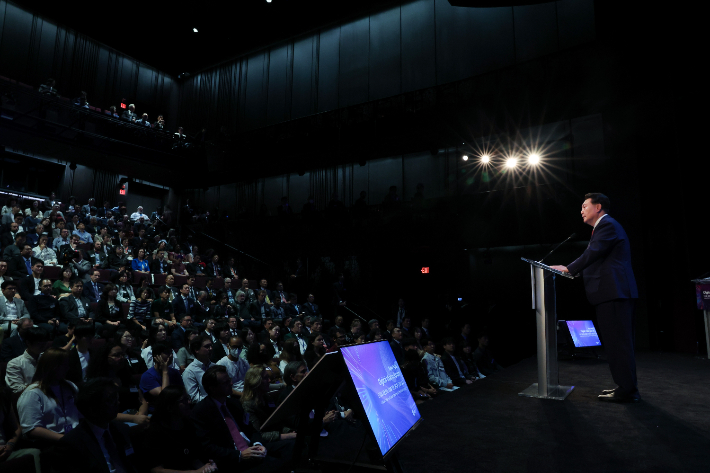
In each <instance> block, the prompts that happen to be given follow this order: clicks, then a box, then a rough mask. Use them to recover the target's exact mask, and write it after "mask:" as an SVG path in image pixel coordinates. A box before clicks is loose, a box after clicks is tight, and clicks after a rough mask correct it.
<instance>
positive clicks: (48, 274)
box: [42, 265, 62, 281]
mask: <svg viewBox="0 0 710 473" xmlns="http://www.w3.org/2000/svg"><path fill="white" fill-rule="evenodd" d="M42 277H44V278H47V279H51V280H52V281H54V280H57V279H59V278H61V277H62V267H61V266H49V265H47V266H45V267H44V271H43V272H42Z"/></svg>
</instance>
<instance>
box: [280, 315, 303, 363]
mask: <svg viewBox="0 0 710 473" xmlns="http://www.w3.org/2000/svg"><path fill="white" fill-rule="evenodd" d="M290 328H291V332H290V333H288V334H287V335H286V336H285V337H284V341H285V340H288V339H289V338H295V339H296V340H297V341H298V346H299V348H300V349H301V355H303V354H304V353H306V348H308V342H307V341H306V338H305V337H304V336H303V334H302V333H301V332H302V329H303V322H301V321H300V320H299V319H297V318H294V319H292V320H291V327H290Z"/></svg>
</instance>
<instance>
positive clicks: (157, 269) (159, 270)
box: [150, 251, 170, 274]
mask: <svg viewBox="0 0 710 473" xmlns="http://www.w3.org/2000/svg"><path fill="white" fill-rule="evenodd" d="M166 255H167V251H161V252H159V253H158V257H157V258H156V259H154V260H153V261H151V262H150V272H151V273H153V274H167V273H168V265H169V264H170V261H168V259H167V258H166Z"/></svg>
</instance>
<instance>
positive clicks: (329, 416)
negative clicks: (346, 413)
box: [323, 411, 335, 424]
mask: <svg viewBox="0 0 710 473" xmlns="http://www.w3.org/2000/svg"><path fill="white" fill-rule="evenodd" d="M334 420H335V411H329V412H328V413H326V414H325V417H323V423H324V424H330V423H331V422H333V421H334Z"/></svg>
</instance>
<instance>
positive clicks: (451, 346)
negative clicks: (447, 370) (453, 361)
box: [444, 343, 456, 353]
mask: <svg viewBox="0 0 710 473" xmlns="http://www.w3.org/2000/svg"><path fill="white" fill-rule="evenodd" d="M455 349H456V344H455V343H447V344H446V345H444V350H445V351H446V353H453V352H454V350H455Z"/></svg>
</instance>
